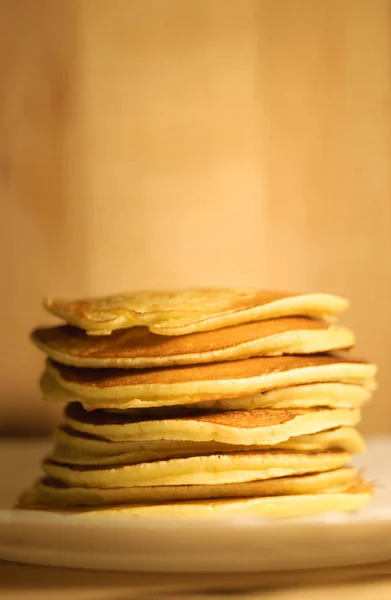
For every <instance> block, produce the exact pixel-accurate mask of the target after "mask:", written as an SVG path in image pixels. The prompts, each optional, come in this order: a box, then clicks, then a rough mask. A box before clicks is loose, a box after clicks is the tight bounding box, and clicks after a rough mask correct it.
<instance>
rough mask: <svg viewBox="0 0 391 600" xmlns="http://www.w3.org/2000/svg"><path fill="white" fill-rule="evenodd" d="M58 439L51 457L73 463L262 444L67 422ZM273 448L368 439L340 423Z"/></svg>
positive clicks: (313, 448) (319, 447)
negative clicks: (141, 435)
mask: <svg viewBox="0 0 391 600" xmlns="http://www.w3.org/2000/svg"><path fill="white" fill-rule="evenodd" d="M55 441H56V444H55V447H54V450H53V452H52V454H51V458H53V459H54V460H55V461H58V462H64V463H67V464H71V465H72V464H75V465H78V464H79V465H80V464H81V465H83V464H84V465H115V464H137V463H141V462H148V461H152V460H164V459H168V458H183V457H186V456H201V455H204V454H227V453H231V452H245V451H249V452H253V451H255V450H259V446H254V445H249V446H243V445H238V444H224V443H221V442H183V441H170V440H158V441H152V442H134V441H126V442H113V441H111V440H109V439H105V438H102V437H98V436H93V435H89V434H86V433H81V432H79V431H75V430H74V429H71V428H69V427H67V426H65V425H64V426H62V427H60V428H58V429H57V431H56V432H55ZM271 449H274V450H294V451H296V452H326V451H328V450H341V451H343V452H349V453H350V454H353V453H356V452H363V451H364V449H365V443H364V440H363V438H362V436H361V434H360V433H359V432H358V431H357V430H356V429H354V428H353V427H337V428H336V429H329V430H326V431H320V432H318V433H310V434H306V435H298V436H295V437H293V438H290V439H288V440H286V441H284V442H280V443H278V444H274V445H273V446H268V445H262V450H271Z"/></svg>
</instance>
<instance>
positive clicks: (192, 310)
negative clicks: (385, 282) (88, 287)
mask: <svg viewBox="0 0 391 600" xmlns="http://www.w3.org/2000/svg"><path fill="white" fill-rule="evenodd" d="M44 305H45V307H46V308H47V309H48V310H49V311H50V312H51V313H53V314H54V315H56V316H58V317H60V318H61V319H64V320H65V321H67V322H68V323H69V324H71V325H76V326H77V327H80V328H81V329H85V330H86V331H87V332H88V333H89V334H94V335H108V334H110V333H111V332H112V331H114V330H116V329H126V328H128V327H135V326H138V325H143V326H146V327H148V328H149V329H150V331H152V332H154V333H158V334H160V335H184V334H186V333H194V332H196V331H209V330H212V329H220V328H222V327H228V326H230V325H237V324H239V323H249V322H251V321H258V320H260V319H271V318H275V317H285V316H291V315H299V316H310V317H320V318H324V317H332V316H335V315H337V314H338V313H340V312H341V311H343V310H344V309H345V308H347V306H348V302H347V301H346V300H345V299H343V298H339V297H338V296H334V295H332V294H296V295H295V294H289V293H285V292H275V291H261V290H254V289H239V288H226V289H213V288H204V289H197V288H196V289H188V290H177V291H161V292H154V291H141V292H130V293H128V294H119V295H113V296H106V297H100V298H87V299H83V300H73V301H64V300H55V299H51V298H47V299H46V300H45V303H44Z"/></svg>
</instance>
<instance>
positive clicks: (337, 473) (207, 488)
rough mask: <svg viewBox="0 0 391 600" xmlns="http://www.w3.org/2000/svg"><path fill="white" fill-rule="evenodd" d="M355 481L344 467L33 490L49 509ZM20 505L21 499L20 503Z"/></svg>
mask: <svg viewBox="0 0 391 600" xmlns="http://www.w3.org/2000/svg"><path fill="white" fill-rule="evenodd" d="M355 481H357V469H353V468H345V469H336V470H334V471H326V472H325V473H315V474H312V475H298V476H294V475H293V476H291V477H278V478H276V479H266V480H261V481H251V482H247V483H235V484H230V483H225V484H222V485H180V486H173V485H171V486H155V487H130V488H129V487H128V488H113V489H99V488H87V487H71V486H68V485H66V484H64V483H62V482H60V481H57V480H55V479H50V478H44V479H42V480H40V481H38V482H37V484H36V485H35V487H34V491H33V493H34V492H35V495H36V499H35V502H36V503H37V504H39V503H41V504H47V505H49V506H53V507H56V506H108V505H119V504H129V503H139V502H148V503H152V502H155V503H158V502H173V501H178V500H182V501H186V500H197V499H208V498H209V499H211V498H246V497H257V496H280V495H296V494H313V493H330V492H342V491H346V490H347V489H348V488H349V487H351V485H352V484H353V483H354V482H355ZM21 504H23V499H22V501H21Z"/></svg>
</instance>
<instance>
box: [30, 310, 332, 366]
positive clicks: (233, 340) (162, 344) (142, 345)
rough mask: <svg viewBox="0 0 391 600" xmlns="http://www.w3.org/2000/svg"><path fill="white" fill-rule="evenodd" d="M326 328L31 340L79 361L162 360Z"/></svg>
mask: <svg viewBox="0 0 391 600" xmlns="http://www.w3.org/2000/svg"><path fill="white" fill-rule="evenodd" d="M327 328H328V325H327V324H326V323H324V322H323V321H319V320H316V319H310V318H307V317H282V318H280V319H268V320H265V321H257V322H254V323H245V324H243V325H234V326H233V327H225V328H223V329H217V330H215V331H206V332H201V333H191V334H187V335H182V336H161V335H157V334H155V333H151V332H150V331H149V329H147V328H146V327H133V328H131V329H123V330H118V331H115V332H113V333H112V334H111V335H110V336H107V335H103V336H94V337H91V336H88V335H87V334H86V333H84V331H82V330H81V329H78V328H77V327H71V326H70V325H64V326H60V327H47V328H40V329H35V331H34V332H33V333H32V339H33V340H35V341H37V342H38V343H41V344H43V345H45V346H47V347H48V348H50V349H52V350H56V351H59V352H62V353H65V354H68V355H69V356H73V357H78V358H87V357H88V358H95V359H110V358H111V359H122V358H129V359H131V358H160V357H168V356H181V355H184V354H199V353H206V352H214V351H217V350H225V349H227V348H233V347H235V346H238V345H240V344H245V343H247V342H251V341H254V340H259V339H263V338H267V337H269V336H273V335H277V334H280V333H284V332H287V331H314V330H325V329H327Z"/></svg>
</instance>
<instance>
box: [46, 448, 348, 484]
mask: <svg viewBox="0 0 391 600" xmlns="http://www.w3.org/2000/svg"><path fill="white" fill-rule="evenodd" d="M350 460H351V455H350V454H348V453H347V452H316V453H308V452H301V453H299V452H288V451H264V452H251V453H250V452H237V453H235V454H211V455H205V456H191V457H186V458H173V459H169V460H157V461H152V462H146V463H140V464H136V465H116V466H113V465H109V466H92V465H71V464H67V463H60V462H57V461H55V460H53V459H51V458H49V459H47V460H46V461H44V463H43V468H44V472H45V473H46V475H48V476H49V477H51V478H54V479H57V480H59V481H63V482H65V483H67V484H69V485H73V486H82V487H98V488H113V487H133V486H136V487H139V486H140V487H144V486H156V485H189V484H191V485H216V484H221V483H243V482H246V481H256V480H258V479H273V478H275V477H284V476H289V475H302V474H306V473H316V472H318V471H330V470H332V469H338V468H340V467H343V466H345V465H346V464H347V463H348V462H349V461H350Z"/></svg>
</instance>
